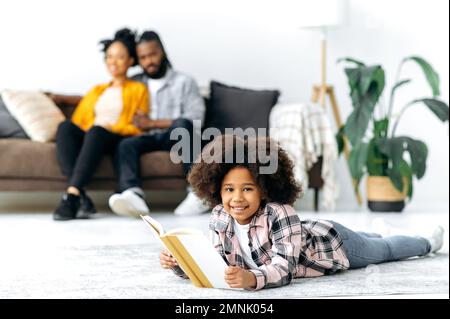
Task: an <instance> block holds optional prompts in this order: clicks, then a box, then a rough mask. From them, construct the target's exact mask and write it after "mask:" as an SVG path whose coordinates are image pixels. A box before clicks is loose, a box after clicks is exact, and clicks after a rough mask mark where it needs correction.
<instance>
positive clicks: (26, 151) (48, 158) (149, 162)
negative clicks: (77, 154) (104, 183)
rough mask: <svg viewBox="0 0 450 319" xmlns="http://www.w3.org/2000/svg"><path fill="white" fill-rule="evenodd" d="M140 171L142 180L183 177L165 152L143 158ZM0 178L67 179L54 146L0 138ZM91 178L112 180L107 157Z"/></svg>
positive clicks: (109, 160) (111, 170) (110, 161)
mask: <svg viewBox="0 0 450 319" xmlns="http://www.w3.org/2000/svg"><path fill="white" fill-rule="evenodd" d="M141 168H142V178H143V179H147V178H156V177H181V178H184V174H183V166H182V165H181V164H174V163H172V161H171V160H170V154H169V153H168V152H151V153H147V154H145V155H143V156H142V157H141ZM0 178H23V179H49V180H62V181H64V180H66V178H65V177H64V175H62V173H61V170H60V168H59V165H58V161H57V158H56V144H55V143H38V142H33V141H30V140H23V139H0ZM94 179H96V180H106V179H114V173H113V165H112V159H111V158H110V157H105V158H104V159H103V161H102V163H101V164H100V167H99V169H98V170H97V172H96V174H95V175H94Z"/></svg>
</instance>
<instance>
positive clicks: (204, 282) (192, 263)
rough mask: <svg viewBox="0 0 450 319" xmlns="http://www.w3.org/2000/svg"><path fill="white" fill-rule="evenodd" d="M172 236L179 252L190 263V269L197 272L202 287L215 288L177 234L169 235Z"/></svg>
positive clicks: (171, 239) (172, 240)
mask: <svg viewBox="0 0 450 319" xmlns="http://www.w3.org/2000/svg"><path fill="white" fill-rule="evenodd" d="M167 237H169V238H170V241H171V242H172V243H173V245H174V246H175V248H176V250H177V251H178V253H179V254H180V255H181V256H182V259H183V260H184V261H185V262H186V263H187V264H188V265H189V267H190V269H191V270H192V271H193V272H194V274H196V276H197V278H198V280H199V281H200V283H201V284H202V287H206V288H213V286H212V284H211V283H210V282H209V280H208V278H207V277H206V276H205V274H204V273H203V272H202V270H201V269H200V267H199V266H198V265H197V263H196V262H195V260H194V259H193V258H192V256H191V255H190V254H189V252H188V251H187V250H186V248H184V246H183V244H182V243H181V242H180V240H179V239H178V238H177V237H176V236H167Z"/></svg>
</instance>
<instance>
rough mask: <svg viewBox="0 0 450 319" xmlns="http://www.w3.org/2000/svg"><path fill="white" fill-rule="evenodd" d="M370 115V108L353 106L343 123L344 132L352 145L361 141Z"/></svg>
mask: <svg viewBox="0 0 450 319" xmlns="http://www.w3.org/2000/svg"><path fill="white" fill-rule="evenodd" d="M371 116H372V112H371V110H370V109H368V108H365V107H363V106H360V107H358V108H355V109H354V110H353V112H352V113H351V114H350V116H349V117H348V119H347V123H346V124H345V134H346V135H347V136H348V138H349V140H350V142H351V144H352V145H356V144H359V143H361V141H362V139H363V137H364V135H365V133H366V130H367V126H368V125H369V121H370V118H371Z"/></svg>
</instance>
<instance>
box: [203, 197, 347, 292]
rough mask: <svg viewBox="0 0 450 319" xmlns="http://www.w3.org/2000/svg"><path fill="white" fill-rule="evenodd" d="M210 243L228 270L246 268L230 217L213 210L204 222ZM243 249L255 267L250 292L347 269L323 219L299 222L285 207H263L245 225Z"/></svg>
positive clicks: (334, 235)
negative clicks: (247, 248) (248, 251)
mask: <svg viewBox="0 0 450 319" xmlns="http://www.w3.org/2000/svg"><path fill="white" fill-rule="evenodd" d="M209 231H210V234H209V235H210V238H211V240H212V242H213V244H214V246H215V248H216V249H217V251H218V252H219V253H220V255H221V256H222V257H223V258H224V260H225V261H226V262H227V264H228V265H232V266H239V267H242V268H246V269H248V267H247V266H246V265H245V263H244V259H243V257H242V251H241V248H240V246H239V242H238V239H237V236H235V234H234V230H233V223H232V217H231V216H230V215H229V214H228V213H227V212H226V211H225V210H224V208H223V206H222V205H218V206H216V207H215V208H214V209H213V211H212V214H211V219H210V223H209ZM249 245H250V249H251V253H252V258H253V260H254V261H255V263H256V265H258V268H256V269H249V270H250V271H251V272H253V273H254V274H255V276H256V280H257V285H256V288H255V290H258V289H262V288H265V287H267V288H269V287H278V286H283V285H287V284H289V283H290V282H291V280H292V278H298V277H317V276H322V275H326V274H332V273H334V272H336V271H338V270H341V269H348V267H349V262H348V259H347V256H346V254H345V252H344V249H343V247H342V239H341V238H340V236H339V234H338V233H337V232H336V230H335V229H334V228H333V225H332V223H331V222H329V221H326V220H314V221H312V220H305V221H300V218H299V217H298V215H297V213H296V212H295V210H294V208H293V207H291V206H289V205H280V204H277V203H269V204H267V205H265V207H264V208H261V209H260V210H259V211H258V212H257V213H256V214H255V216H253V219H252V221H251V222H250V229H249Z"/></svg>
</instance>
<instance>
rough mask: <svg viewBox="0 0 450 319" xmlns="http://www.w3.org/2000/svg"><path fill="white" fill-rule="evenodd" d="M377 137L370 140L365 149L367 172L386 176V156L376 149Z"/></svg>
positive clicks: (372, 174) (371, 174)
mask: <svg viewBox="0 0 450 319" xmlns="http://www.w3.org/2000/svg"><path fill="white" fill-rule="evenodd" d="M378 140H379V139H378V138H373V139H371V140H370V142H369V145H368V150H367V160H366V166H367V173H369V175H370V176H387V168H388V158H387V157H386V155H384V154H383V153H381V152H380V150H379V149H378Z"/></svg>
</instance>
